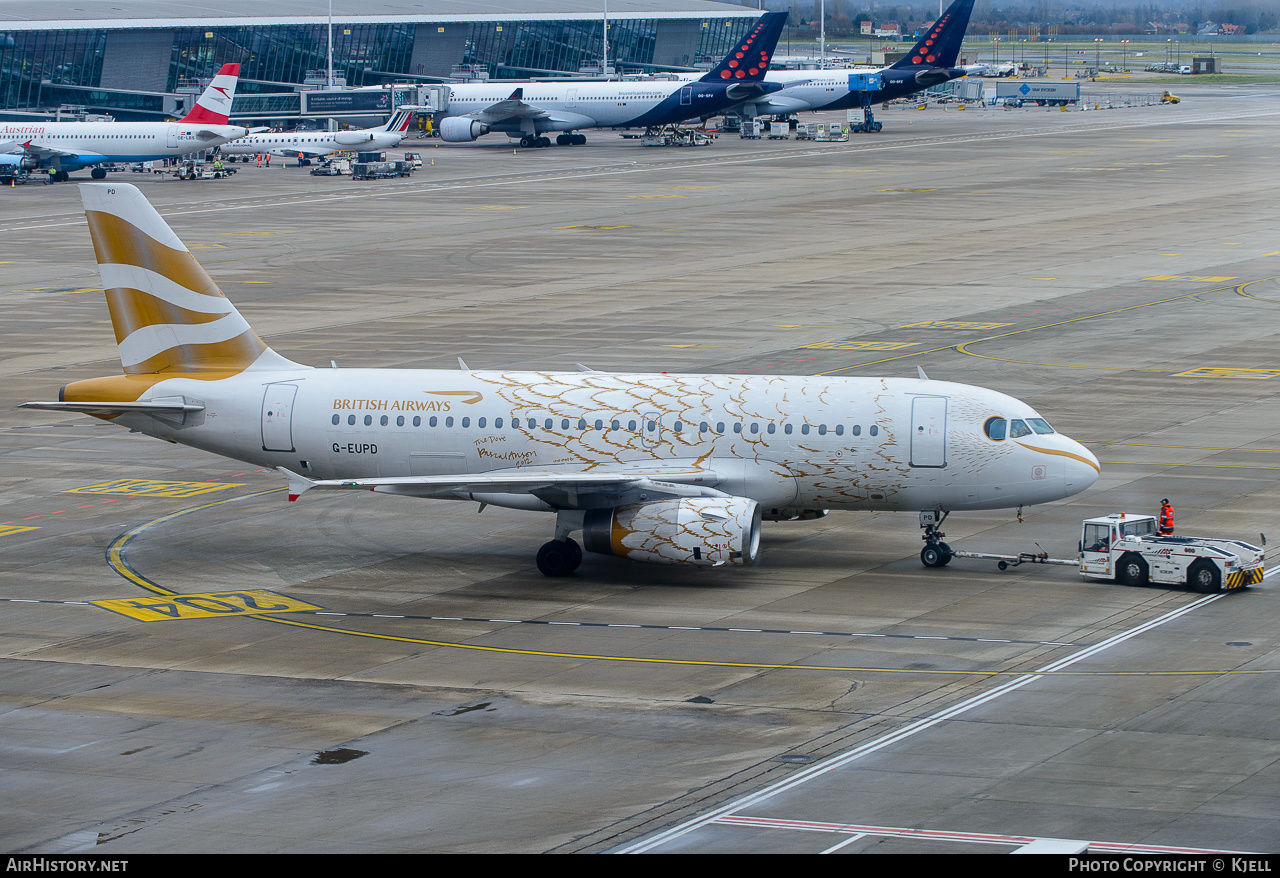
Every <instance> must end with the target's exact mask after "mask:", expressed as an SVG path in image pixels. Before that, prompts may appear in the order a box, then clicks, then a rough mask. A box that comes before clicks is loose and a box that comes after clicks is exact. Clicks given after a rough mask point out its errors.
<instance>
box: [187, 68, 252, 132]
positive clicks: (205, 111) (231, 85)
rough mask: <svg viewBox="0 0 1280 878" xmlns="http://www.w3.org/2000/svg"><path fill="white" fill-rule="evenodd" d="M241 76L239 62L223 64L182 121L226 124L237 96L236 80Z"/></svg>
mask: <svg viewBox="0 0 1280 878" xmlns="http://www.w3.org/2000/svg"><path fill="white" fill-rule="evenodd" d="M239 77H240V65H239V64H223V65H222V69H221V70H219V71H218V75H217V76H215V77H214V78H213V82H211V83H209V87H208V88H206V89H205V90H204V94H202V95H200V99H199V100H198V101H196V105H195V106H194V107H192V108H191V112H190V113H187V115H185V116H183V117H182V121H183V122H195V123H201V124H205V125H226V124H227V122H228V120H229V118H230V116H231V101H232V99H233V98H234V97H235V96H236V80H237V79H238V78H239Z"/></svg>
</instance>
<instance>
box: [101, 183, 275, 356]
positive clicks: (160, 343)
mask: <svg viewBox="0 0 1280 878" xmlns="http://www.w3.org/2000/svg"><path fill="white" fill-rule="evenodd" d="M80 197H81V200H82V201H83V202H84V208H85V217H86V218H87V219H88V221H89V234H90V236H91V237H92V238H93V250H94V253H95V254H96V256H97V258H98V270H99V272H100V273H101V275H102V286H103V289H104V290H105V291H106V295H107V308H108V310H109V311H110V312H111V325H112V327H113V328H114V329H115V333H116V345H117V346H118V348H119V351H120V362H121V363H122V364H123V366H124V371H125V374H126V375H155V374H163V375H173V376H176V375H180V374H200V373H216V374H219V375H226V374H236V373H239V372H243V371H245V370H247V369H282V368H297V367H298V364H296V363H292V362H290V361H289V360H287V359H285V358H284V357H281V356H280V355H279V354H277V353H276V352H275V351H273V350H271V348H269V347H267V345H266V344H265V343H264V342H263V341H262V339H260V338H258V336H257V335H256V334H255V333H254V331H253V330H252V329H251V328H250V327H249V324H248V323H247V322H246V321H245V319H244V318H243V317H241V316H240V312H239V311H237V310H236V309H235V306H234V305H232V304H231V302H230V301H228V300H227V298H226V296H224V295H223V294H222V291H221V290H219V289H218V287H217V285H216V284H215V283H214V282H213V280H212V279H211V278H210V277H209V275H207V274H206V273H205V271H204V269H203V268H201V267H200V264H199V263H198V262H196V260H195V257H194V256H192V255H191V251H190V250H188V249H187V248H186V246H185V245H184V244H183V243H182V241H180V240H179V239H178V236H177V235H175V234H174V233H173V230H172V229H171V228H169V224H168V223H166V222H165V221H164V219H163V218H162V217H161V216H160V214H159V213H157V212H156V209H155V208H154V207H152V206H151V204H150V202H148V201H147V199H146V197H145V196H144V195H143V194H142V193H141V192H140V191H139V190H138V188H137V187H136V186H132V185H130V184H128V183H82V184H80Z"/></svg>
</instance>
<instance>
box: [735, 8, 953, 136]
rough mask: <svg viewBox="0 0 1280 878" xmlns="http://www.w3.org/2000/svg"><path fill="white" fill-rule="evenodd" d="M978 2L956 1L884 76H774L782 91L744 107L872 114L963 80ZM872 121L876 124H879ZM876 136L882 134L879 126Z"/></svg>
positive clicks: (764, 111)
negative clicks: (963, 53)
mask: <svg viewBox="0 0 1280 878" xmlns="http://www.w3.org/2000/svg"><path fill="white" fill-rule="evenodd" d="M973 3H974V0H955V2H954V3H952V4H951V6H949V7H948V8H947V10H946V11H945V12H944V13H943V14H942V15H941V16H939V18H938V20H937V21H935V22H934V23H933V26H932V27H931V28H929V30H928V32H927V33H926V34H925V35H924V36H922V37H921V38H920V40H919V41H918V42H917V43H916V44H915V46H913V47H912V49H911V51H910V52H908V53H907V54H906V55H905V56H903V58H902V59H901V60H899V61H898V62H896V63H894V64H891V65H890V66H888V67H883V68H880V69H879V70H850V69H847V68H841V69H832V70H814V71H804V70H774V71H772V72H771V73H769V75H768V76H767V77H766V81H767V82H769V83H774V84H778V85H781V86H783V88H782V89H781V90H779V91H775V92H772V93H770V94H768V95H765V96H762V98H761V99H759V100H751V101H745V102H743V104H742V107H741V110H743V111H745V112H747V114H748V115H755V116H767V115H779V116H786V115H791V114H792V113H799V112H804V111H809V110H856V109H863V110H868V111H869V110H870V108H871V107H872V105H874V104H882V103H884V102H885V101H891V100H895V99H897V98H902V97H906V96H907V95H911V94H915V93H916V92H920V91H924V90H925V89H928V88H932V87H933V86H935V85H941V84H942V83H944V82H950V81H951V80H953V79H959V78H960V77H962V76H965V75H966V73H967V72H968V70H967V68H964V67H957V66H956V62H957V60H958V59H959V55H960V44H961V42H963V40H964V34H965V31H966V30H967V29H968V27H969V17H970V15H971V14H972V13H973ZM868 121H870V122H872V123H874V119H869V120H868ZM873 130H876V131H878V130H880V129H879V126H878V125H876V126H875V127H874V128H873Z"/></svg>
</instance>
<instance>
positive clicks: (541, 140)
mask: <svg viewBox="0 0 1280 878" xmlns="http://www.w3.org/2000/svg"><path fill="white" fill-rule="evenodd" d="M786 21H787V13H785V12H766V13H765V14H764V15H762V16H760V18H759V20H758V21H757V22H756V24H755V27H753V28H752V29H751V31H750V32H749V33H748V34H747V35H746V36H745V37H743V38H742V41H741V42H740V43H739V45H737V46H735V47H734V48H733V49H732V50H731V51H730V52H729V54H728V55H726V56H725V57H724V60H722V61H721V62H720V63H719V64H718V65H716V67H714V68H713V69H712V70H711V71H710V72H708V73H707V74H706V75H704V76H703V77H702V78H701V79H698V80H697V81H696V82H684V81H681V80H669V81H666V80H664V81H655V82H635V81H621V82H589V81H582V80H559V81H554V80H553V81H548V82H531V83H526V84H525V85H522V86H521V87H519V88H517V89H516V90H515V91H510V88H511V86H510V85H505V86H504V85H502V84H498V83H484V84H476V85H471V84H467V85H453V86H450V88H449V106H448V107H447V108H446V109H445V112H444V113H443V118H441V119H440V120H439V123H438V124H439V129H440V139H441V140H444V141H446V142H448V143H466V142H469V141H472V140H476V139H477V138H479V137H482V136H484V135H485V134H488V133H489V132H490V131H504V132H506V133H507V134H510V135H516V134H519V135H521V137H520V145H521V146H524V147H530V146H550V145H551V140H550V138H548V137H546V136H545V132H548V131H558V132H560V134H559V136H557V137H556V143H558V144H559V145H560V146H571V145H576V144H583V143H586V142H587V138H586V136H585V135H582V134H575V133H574V132H575V131H580V130H583V129H587V128H653V127H658V126H662V125H673V124H678V123H680V122H685V121H688V120H690V119H700V118H709V117H711V116H714V115H716V114H717V113H722V112H724V111H725V110H726V109H728V108H730V107H732V106H735V105H737V104H740V103H742V102H743V101H744V100H748V99H753V98H760V97H763V96H764V95H767V94H768V93H769V92H771V91H777V90H779V89H780V88H782V86H781V85H778V84H777V83H767V82H765V81H764V76H765V73H766V72H768V70H769V59H770V58H771V57H773V50H774V47H775V46H777V44H778V37H779V36H780V35H781V34H782V27H783V25H784V24H786Z"/></svg>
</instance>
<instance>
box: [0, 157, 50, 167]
mask: <svg viewBox="0 0 1280 878" xmlns="http://www.w3.org/2000/svg"><path fill="white" fill-rule="evenodd" d="M4 166H8V167H11V168H20V169H22V170H24V171H34V170H35V169H36V168H38V167H40V160H39V159H38V158H36V157H35V156H33V155H25V154H24V155H20V156H19V155H5V156H0V167H4Z"/></svg>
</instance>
